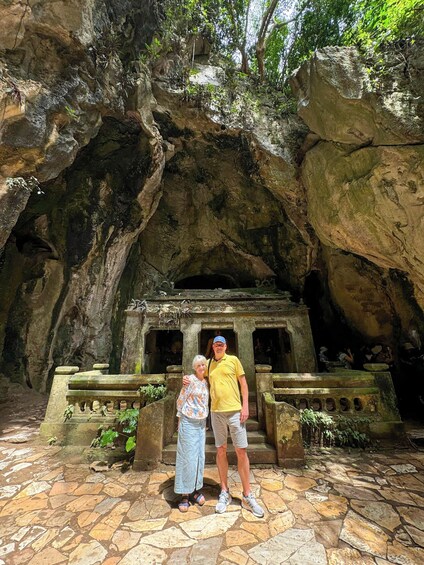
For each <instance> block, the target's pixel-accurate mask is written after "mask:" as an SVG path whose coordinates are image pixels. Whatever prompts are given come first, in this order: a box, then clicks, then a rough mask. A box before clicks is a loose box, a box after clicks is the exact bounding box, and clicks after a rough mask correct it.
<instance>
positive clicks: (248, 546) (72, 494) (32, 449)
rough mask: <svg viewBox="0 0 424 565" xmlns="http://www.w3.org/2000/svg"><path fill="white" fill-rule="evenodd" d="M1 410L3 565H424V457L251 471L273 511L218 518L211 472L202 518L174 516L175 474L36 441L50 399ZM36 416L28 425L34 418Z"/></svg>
mask: <svg viewBox="0 0 424 565" xmlns="http://www.w3.org/2000/svg"><path fill="white" fill-rule="evenodd" d="M28 405H29V402H28V396H25V397H22V398H18V397H16V398H15V402H14V403H13V406H12V404H8V405H7V406H6V407H4V405H3V407H1V406H0V408H2V409H1V415H2V416H1V418H0V420H1V421H2V422H3V423H1V421H0V469H1V477H0V564H3V563H6V564H8V565H18V564H30V565H39V564H44V565H55V564H60V563H71V564H73V565H77V564H78V565H94V564H104V565H118V564H119V565H133V564H139V563H140V564H143V565H150V564H160V563H169V564H172V565H183V564H186V563H188V564H200V563H202V565H209V564H211V565H212V564H215V563H220V564H227V565H228V564H237V565H248V564H249V565H254V564H257V563H258V564H261V565H262V564H270V565H271V564H272V565H275V564H279V563H290V564H292V565H308V564H311V565H312V564H315V565H320V564H326V563H329V564H343V565H345V564H350V563H357V564H371V563H377V564H379V565H383V564H385V563H399V564H402V565H404V564H423V563H424V549H423V548H424V452H423V451H412V450H411V451H404V450H402V451H396V452H380V453H364V452H354V453H351V454H349V453H346V452H342V451H334V452H331V453H327V454H323V455H321V456H311V457H309V459H308V467H307V468H305V469H302V470H300V471H290V472H282V471H281V470H280V469H278V468H268V469H254V470H252V473H251V475H252V477H251V478H252V483H253V486H254V489H255V491H256V493H257V495H258V497H259V498H260V500H261V502H262V503H263V505H264V507H265V508H266V514H265V518H264V519H256V518H254V517H253V516H252V515H251V514H250V513H248V512H246V511H245V510H241V508H240V500H239V496H240V484H239V480H238V475H237V473H236V472H235V471H234V470H232V471H231V491H232V494H233V497H234V501H233V504H231V506H230V507H229V510H228V512H227V513H226V514H223V515H216V514H214V505H215V497H216V495H217V481H218V476H217V473H216V470H215V469H214V468H213V467H208V468H207V470H206V483H207V486H206V488H205V494H206V497H207V499H208V500H207V503H206V505H205V506H204V507H203V508H199V507H198V506H191V507H190V510H189V512H188V513H187V514H181V513H180V512H179V511H178V509H177V508H176V504H175V497H174V495H173V490H172V485H173V469H172V468H169V467H165V468H163V469H160V470H158V471H155V472H151V473H135V472H133V471H132V470H129V471H127V472H125V473H123V472H122V471H121V470H120V469H113V470H109V471H100V472H95V471H93V470H90V468H89V465H88V464H87V463H85V462H83V461H82V458H81V454H80V453H78V452H75V451H68V450H64V449H62V448H60V447H56V446H52V447H49V446H47V445H42V444H40V443H39V442H38V437H37V428H38V424H39V421H40V418H41V416H42V414H43V411H44V407H45V399H43V398H42V397H35V398H34V399H31V403H30V406H31V410H30V412H29V411H28ZM28 413H30V416H28Z"/></svg>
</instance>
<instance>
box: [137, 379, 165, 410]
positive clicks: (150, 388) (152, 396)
mask: <svg viewBox="0 0 424 565" xmlns="http://www.w3.org/2000/svg"><path fill="white" fill-rule="evenodd" d="M138 391H139V393H140V394H141V398H142V401H143V402H144V404H145V405H146V404H151V403H152V402H156V401H157V400H161V399H162V398H164V397H165V395H166V386H165V385H152V384H148V385H144V386H141V387H140V388H139V389H138Z"/></svg>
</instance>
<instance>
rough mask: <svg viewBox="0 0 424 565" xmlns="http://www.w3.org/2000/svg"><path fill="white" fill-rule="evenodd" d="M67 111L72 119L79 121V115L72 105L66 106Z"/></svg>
mask: <svg viewBox="0 0 424 565" xmlns="http://www.w3.org/2000/svg"><path fill="white" fill-rule="evenodd" d="M65 112H66V113H67V115H68V117H69V118H70V120H72V121H75V122H79V116H78V114H77V112H76V111H75V110H74V109H73V108H71V107H70V106H65Z"/></svg>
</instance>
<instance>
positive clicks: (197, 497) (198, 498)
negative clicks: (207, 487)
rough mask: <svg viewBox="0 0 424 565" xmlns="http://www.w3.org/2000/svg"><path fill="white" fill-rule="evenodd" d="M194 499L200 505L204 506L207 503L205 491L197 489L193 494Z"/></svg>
mask: <svg viewBox="0 0 424 565" xmlns="http://www.w3.org/2000/svg"><path fill="white" fill-rule="evenodd" d="M193 500H194V502H196V503H197V504H198V505H199V506H203V505H204V504H205V502H206V500H205V497H204V495H203V493H201V492H197V491H196V492H195V493H194V494H193Z"/></svg>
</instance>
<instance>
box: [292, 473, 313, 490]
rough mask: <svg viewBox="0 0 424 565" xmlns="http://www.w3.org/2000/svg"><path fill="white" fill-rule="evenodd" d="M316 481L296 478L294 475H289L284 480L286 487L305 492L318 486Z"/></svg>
mask: <svg viewBox="0 0 424 565" xmlns="http://www.w3.org/2000/svg"><path fill="white" fill-rule="evenodd" d="M316 484H317V483H316V481H314V480H313V479H307V478H304V477H294V476H293V475H287V476H286V478H285V479H284V486H285V487H287V488H290V489H292V490H295V491H298V492H303V491H305V490H309V489H311V488H313V487H315V486H316Z"/></svg>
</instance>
